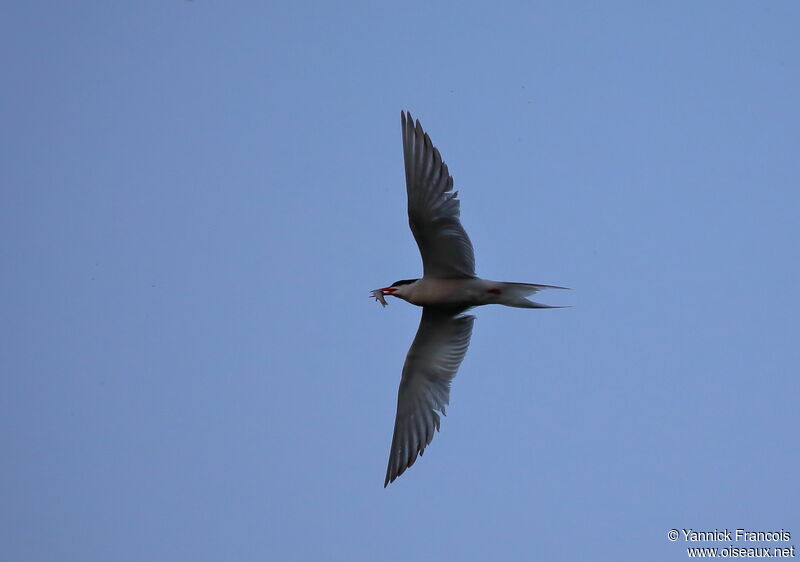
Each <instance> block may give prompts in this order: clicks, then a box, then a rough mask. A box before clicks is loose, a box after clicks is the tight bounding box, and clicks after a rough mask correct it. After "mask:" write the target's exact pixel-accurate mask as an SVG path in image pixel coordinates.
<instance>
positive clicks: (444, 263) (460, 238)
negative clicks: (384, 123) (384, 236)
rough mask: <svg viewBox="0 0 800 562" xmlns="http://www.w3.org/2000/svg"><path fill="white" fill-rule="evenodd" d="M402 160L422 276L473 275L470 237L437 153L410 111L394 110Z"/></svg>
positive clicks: (447, 173) (449, 180) (450, 182)
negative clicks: (399, 127)
mask: <svg viewBox="0 0 800 562" xmlns="http://www.w3.org/2000/svg"><path fill="white" fill-rule="evenodd" d="M400 119H401V121H402V125H403V157H404V159H405V165H406V189H407V192H408V224H409V226H410V227H411V232H412V233H413V234H414V238H415V239H416V241H417V245H418V246H419V252H420V254H422V266H423V271H424V275H425V276H426V277H443V278H455V279H458V278H469V277H475V254H474V252H473V250H472V242H470V240H469V236H467V233H466V232H465V231H464V227H463V226H461V221H460V220H459V216H460V209H459V206H460V201H459V200H458V199H457V198H456V196H457V195H458V192H457V191H453V178H452V177H450V173H449V172H448V170H447V164H445V163H444V162H442V156H441V155H440V154H439V151H438V150H437V149H436V147H434V146H433V144H432V143H431V139H430V137H429V136H428V134H427V133H426V132H425V131H423V130H422V126H421V125H420V124H419V121H417V122H416V125H415V124H414V120H413V119H412V118H411V113H404V112H402V111H401V112H400Z"/></svg>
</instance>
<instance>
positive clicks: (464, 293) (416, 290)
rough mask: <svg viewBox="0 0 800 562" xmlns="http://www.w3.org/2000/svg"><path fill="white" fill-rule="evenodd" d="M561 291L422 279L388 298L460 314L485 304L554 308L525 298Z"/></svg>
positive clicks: (524, 285)
mask: <svg viewBox="0 0 800 562" xmlns="http://www.w3.org/2000/svg"><path fill="white" fill-rule="evenodd" d="M562 288H563V287H555V286H553V285H534V284H531V283H508V282H504V281H489V280H488V279H481V278H479V277H473V278H469V279H441V278H438V277H423V278H422V279H417V280H415V281H414V282H413V283H409V284H407V285H401V286H400V287H398V290H397V291H395V292H394V293H392V296H395V297H398V298H401V299H403V300H405V301H407V302H410V303H411V304H415V305H417V306H435V307H439V308H450V309H462V310H466V309H468V308H472V307H475V306H483V305H486V304H502V305H505V306H513V307H516V308H554V307H549V306H547V305H543V304H539V303H535V302H533V301H530V300H528V299H526V298H525V297H526V296H527V295H530V294H533V293H535V292H537V291H539V290H541V289H562Z"/></svg>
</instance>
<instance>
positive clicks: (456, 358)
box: [372, 112, 563, 486]
mask: <svg viewBox="0 0 800 562" xmlns="http://www.w3.org/2000/svg"><path fill="white" fill-rule="evenodd" d="M401 121H402V129H403V155H404V160H405V171H406V188H407V194H408V222H409V226H410V227H411V232H412V233H413V234H414V238H415V239H416V241H417V245H418V246H419V250H420V254H421V255H422V265H423V276H422V278H419V279H404V280H401V281H395V282H394V283H392V284H391V285H390V286H388V287H384V288H382V289H376V290H374V291H372V295H373V296H374V297H375V299H376V300H378V301H379V302H380V303H381V304H382V305H383V306H386V300H385V298H384V297H386V296H395V297H398V298H400V299H403V300H405V301H407V302H409V303H411V304H414V305H417V306H421V307H422V319H421V320H420V325H419V329H418V330H417V335H416V337H415V338H414V342H413V343H412V344H411V348H410V349H409V350H408V355H407V356H406V361H405V364H404V365H403V376H402V379H401V381H400V388H399V390H398V396H397V416H396V418H395V426H394V435H393V436H392V447H391V450H390V452H389V466H388V467H387V470H386V480H385V482H384V486H386V485H388V484H389V482H392V481H394V479H395V478H397V477H398V476H400V475H401V474H402V473H403V472H404V471H405V470H406V469H407V468H408V467H410V466H411V465H413V464H414V462H415V461H416V459H417V455H422V453H423V451H424V450H425V447H426V446H427V445H428V444H430V442H431V440H432V439H433V433H434V430H437V431H438V429H439V415H438V414H437V413H436V412H437V411H439V412H441V413H442V414H444V412H445V406H447V404H448V402H449V399H450V382H451V381H452V379H453V378H454V377H455V375H456V372H457V371H458V368H459V366H460V365H461V362H462V361H463V359H464V356H465V355H466V352H467V348H468V347H469V341H470V337H471V335H472V324H473V322H474V320H475V317H474V316H469V315H465V314H463V313H464V312H465V311H466V310H468V309H470V308H472V307H476V306H483V305H487V304H501V305H505V306H511V307H516V308H560V307H553V306H548V305H544V304H539V303H536V302H533V301H531V300H528V299H527V298H526V297H527V296H529V295H531V294H533V293H536V292H537V291H540V290H542V289H562V288H563V287H556V286H553V285H536V284H532V283H508V282H501V281H489V280H487V279H481V278H479V277H477V276H476V275H475V257H474V252H473V249H472V243H471V242H470V239H469V237H468V236H467V233H466V232H465V231H464V228H463V227H462V226H461V221H460V219H459V214H460V212H459V204H460V202H459V200H458V199H457V197H456V196H457V192H455V191H453V190H452V189H453V178H452V177H450V174H449V172H448V169H447V165H446V164H445V163H444V162H443V161H442V157H441V155H440V154H439V151H438V150H437V149H436V148H435V147H434V146H433V143H432V142H431V140H430V137H428V135H427V133H425V132H424V131H423V130H422V126H421V125H420V124H419V121H417V122H416V124H415V123H414V120H413V119H412V118H411V114H410V113H409V114H406V113H403V112H401Z"/></svg>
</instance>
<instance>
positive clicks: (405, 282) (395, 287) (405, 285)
mask: <svg viewBox="0 0 800 562" xmlns="http://www.w3.org/2000/svg"><path fill="white" fill-rule="evenodd" d="M417 281H419V279H401V280H400V281H395V282H394V283H392V284H391V285H389V286H388V287H383V288H381V289H375V290H374V291H372V296H373V297H375V300H376V301H378V302H380V303H381V304H382V305H383V306H386V299H385V298H384V297H388V296H392V297H397V298H400V299H403V300H406V299H407V297H408V289H409V287H410V286H411V285H412V284H414V283H416V282H417Z"/></svg>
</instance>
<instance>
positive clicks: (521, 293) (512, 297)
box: [495, 283, 568, 308]
mask: <svg viewBox="0 0 800 562" xmlns="http://www.w3.org/2000/svg"><path fill="white" fill-rule="evenodd" d="M566 288H567V287H558V286H556V285H536V284H533V283H497V289H496V290H497V291H498V292H497V293H495V294H496V295H497V304H503V305H505V306H513V307H516V308H568V307H565V306H551V305H548V304H541V303H538V302H533V301H532V300H529V299H526V298H525V297H527V296H528V295H532V294H534V293H538V292H539V291H542V290H544V289H566Z"/></svg>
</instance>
